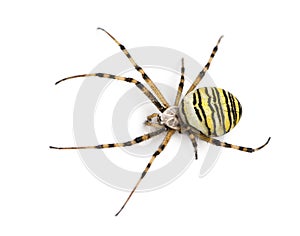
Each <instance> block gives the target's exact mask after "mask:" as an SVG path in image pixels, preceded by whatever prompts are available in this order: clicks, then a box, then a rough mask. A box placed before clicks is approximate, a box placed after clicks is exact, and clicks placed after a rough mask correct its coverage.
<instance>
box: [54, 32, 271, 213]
mask: <svg viewBox="0 0 300 236" xmlns="http://www.w3.org/2000/svg"><path fill="white" fill-rule="evenodd" d="M98 29H100V30H102V31H104V32H105V33H106V34H107V35H108V36H109V37H110V38H111V39H112V40H114V41H115V43H117V44H118V46H119V47H120V49H121V50H122V51H123V53H124V54H125V56H126V57H127V58H128V59H129V61H130V62H131V64H132V65H133V66H134V68H135V69H136V70H137V71H138V72H139V73H140V74H141V75H142V77H143V79H144V80H145V82H146V83H147V84H148V85H149V86H150V88H151V90H152V91H150V90H149V89H147V88H146V87H145V86H144V85H143V84H142V83H141V82H139V81H137V80H135V79H133V78H129V77H122V76H118V75H112V74H106V73H95V74H82V75H76V76H71V77H68V78H65V79H62V80H59V81H58V82H56V84H58V83H60V82H63V81H65V80H70V79H74V78H78V77H91V76H96V77H98V78H108V79H115V80H121V81H125V82H128V83H132V84H134V85H135V86H136V87H137V88H138V89H140V90H141V91H142V92H143V93H144V94H145V95H146V96H147V97H148V98H149V99H150V101H151V102H152V103H153V104H154V105H155V106H156V108H157V109H158V110H159V113H153V114H151V115H149V116H148V117H147V120H146V121H145V124H146V125H148V126H153V127H156V128H157V129H156V130H155V131H154V132H150V133H147V134H144V135H142V136H139V137H136V138H135V139H133V140H131V141H127V142H124V143H111V144H99V145H95V146H83V147H53V146H50V148H54V149H88V148H96V149H102V148H114V147H125V146H131V145H134V144H137V143H141V142H143V141H146V140H148V139H150V138H153V137H154V136H157V135H159V134H161V133H163V132H166V135H165V137H164V139H163V141H162V143H161V144H160V145H159V147H158V149H157V150H156V151H155V152H154V153H153V155H152V157H151V159H150V161H149V163H148V164H147V166H146V167H145V169H144V171H143V172H142V174H141V176H140V178H139V180H138V181H137V183H136V184H135V186H134V187H133V189H132V191H131V193H130V194H129V196H128V197H127V199H126V201H125V203H124V204H123V205H122V207H121V208H120V210H119V211H118V212H117V213H116V216H117V215H118V214H119V213H120V212H121V211H122V210H123V208H124V207H125V205H126V204H127V202H128V201H129V199H130V198H131V196H132V194H133V193H134V191H135V190H136V188H137V187H138V186H139V184H140V182H141V181H142V179H143V178H144V177H145V175H146V174H147V172H148V170H149V169H150V167H151V165H152V163H153V161H154V160H155V158H156V157H157V156H158V155H159V154H160V153H161V152H162V151H163V150H164V149H165V147H166V146H167V144H168V142H169V141H170V139H171V137H172V135H173V134H174V133H175V132H176V131H178V132H180V133H186V134H187V135H188V137H189V139H190V140H191V143H192V145H193V147H194V152H195V158H196V159H197V142H196V138H199V139H201V140H204V141H206V142H208V143H211V144H214V145H217V146H222V147H226V148H233V149H237V150H240V151H244V152H255V151H258V150H260V149H261V148H263V147H264V146H266V145H267V144H268V142H269V140H270V138H269V139H268V140H267V142H266V143H265V144H264V145H262V146H260V147H258V148H249V147H242V146H237V145H233V144H229V143H226V142H221V141H219V140H218V139H216V138H214V137H219V136H221V135H224V134H225V133H227V132H229V131H230V130H232V129H233V128H234V127H235V126H236V124H237V123H238V122H239V120H240V118H241V115H242V106H241V104H240V102H239V101H238V99H237V98H236V97H235V96H234V95H232V94H231V93H230V92H228V91H225V90H224V89H221V88H216V87H203V88H198V89H196V87H197V85H198V84H199V83H200V81H201V80H202V78H203V77H204V76H205V73H206V72H207V70H208V69H209V67H210V64H211V62H212V60H213V58H214V56H215V54H216V52H217V50H218V45H219V43H220V41H221V39H222V36H221V37H220V38H219V40H218V42H217V44H216V46H215V47H214V48H213V50H212V53H211V55H210V57H209V60H208V62H207V64H206V65H205V66H204V68H203V69H202V70H201V71H200V73H199V74H198V76H197V77H196V79H195V80H194V82H193V83H192V85H191V86H190V87H189V89H188V90H187V92H186V94H185V96H184V97H183V98H182V99H181V95H182V90H183V86H184V70H185V67H184V60H183V58H182V61H181V64H182V66H181V77H180V82H179V85H178V90H177V95H176V98H175V102H174V104H173V105H170V104H169V103H168V102H167V100H166V99H165V98H164V96H163V94H162V93H161V92H160V91H159V89H158V88H157V87H156V85H155V84H154V83H153V81H152V80H151V79H150V77H149V76H148V75H147V74H146V72H145V71H144V70H143V68H142V67H140V66H139V65H138V64H137V63H136V62H135V60H134V59H133V58H132V57H131V55H130V53H129V52H128V51H127V49H126V48H125V47H124V45H122V44H121V43H119V41H118V40H117V39H115V38H114V37H113V36H112V35H111V34H110V33H109V32H107V31H106V30H104V29H102V28H98Z"/></svg>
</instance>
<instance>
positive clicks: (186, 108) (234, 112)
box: [179, 87, 242, 136]
mask: <svg viewBox="0 0 300 236" xmlns="http://www.w3.org/2000/svg"><path fill="white" fill-rule="evenodd" d="M179 115H180V118H181V120H182V122H184V123H186V124H187V125H189V126H192V127H194V128H195V129H197V130H199V131H200V132H202V133H203V134H204V135H206V136H221V135H223V134H225V133H227V132H229V131H230V130H231V129H233V127H235V126H236V124H237V123H238V122H239V120H240V118H241V115H242V106H241V104H240V102H239V101H238V100H237V98H236V97H235V96H234V95H232V94H231V93H230V92H227V91H225V90H224V89H221V88H216V87H203V88H199V89H196V90H194V91H193V92H191V93H189V94H187V95H186V96H185V97H184V98H183V100H182V101H181V104H180V107H179Z"/></svg>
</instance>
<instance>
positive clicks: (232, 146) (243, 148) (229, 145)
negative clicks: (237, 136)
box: [195, 133, 271, 153]
mask: <svg viewBox="0 0 300 236" xmlns="http://www.w3.org/2000/svg"><path fill="white" fill-rule="evenodd" d="M195 135H197V136H198V137H199V138H200V139H202V140H203V141H206V142H208V143H211V144H214V145H216V146H221V147H226V148H232V149H236V150H239V151H243V152H250V153H251V152H256V151H258V150H260V149H262V148H264V147H265V146H266V145H267V144H268V143H269V141H270V139H271V137H269V138H268V140H267V142H266V143H265V144H263V145H261V146H260V147H258V148H250V147H242V146H238V145H234V144H230V143H225V142H221V141H220V140H218V139H215V138H212V137H207V136H205V135H203V134H201V133H197V134H195Z"/></svg>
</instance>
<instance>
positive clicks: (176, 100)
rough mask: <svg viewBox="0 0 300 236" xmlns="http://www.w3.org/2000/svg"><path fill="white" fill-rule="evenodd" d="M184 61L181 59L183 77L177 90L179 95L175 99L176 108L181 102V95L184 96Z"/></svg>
mask: <svg viewBox="0 0 300 236" xmlns="http://www.w3.org/2000/svg"><path fill="white" fill-rule="evenodd" d="M184 71H185V68H184V59H183V58H182V59H181V77H180V82H179V85H178V89H177V95H176V99H175V104H174V106H178V104H179V102H180V98H181V94H182V90H183V86H184Z"/></svg>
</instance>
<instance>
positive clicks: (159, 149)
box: [116, 130, 175, 216]
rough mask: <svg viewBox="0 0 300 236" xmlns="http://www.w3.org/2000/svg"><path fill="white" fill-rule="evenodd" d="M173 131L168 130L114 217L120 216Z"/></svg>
mask: <svg viewBox="0 0 300 236" xmlns="http://www.w3.org/2000/svg"><path fill="white" fill-rule="evenodd" d="M174 132H175V130H169V131H168V133H167V134H166V136H165V138H164V140H163V141H162V143H161V144H160V146H159V147H158V149H157V151H156V152H155V153H154V154H153V155H152V158H151V159H150V161H149V163H148V164H147V166H146V168H145V169H144V171H143V173H142V175H141V177H140V179H139V180H138V182H137V183H136V185H135V186H134V188H133V189H132V191H131V193H130V194H129V196H128V198H127V199H126V201H125V203H124V204H123V206H122V207H121V209H120V210H119V211H118V212H117V214H116V216H117V215H119V214H120V212H121V211H122V210H123V209H124V207H125V206H126V204H127V202H128V201H129V199H130V198H131V196H132V194H133V193H134V192H135V190H136V189H137V187H138V186H139V184H140V183H141V181H142V179H143V178H144V177H145V175H146V174H147V172H148V170H149V169H150V167H151V165H152V163H153V161H154V160H155V158H156V157H157V156H158V155H159V154H160V153H161V152H162V151H163V150H164V149H165V147H166V146H167V144H168V142H169V140H170V139H171V137H172V135H173V134H174Z"/></svg>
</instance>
